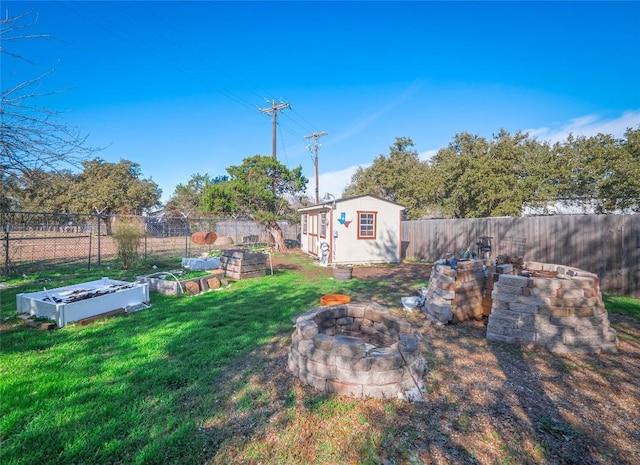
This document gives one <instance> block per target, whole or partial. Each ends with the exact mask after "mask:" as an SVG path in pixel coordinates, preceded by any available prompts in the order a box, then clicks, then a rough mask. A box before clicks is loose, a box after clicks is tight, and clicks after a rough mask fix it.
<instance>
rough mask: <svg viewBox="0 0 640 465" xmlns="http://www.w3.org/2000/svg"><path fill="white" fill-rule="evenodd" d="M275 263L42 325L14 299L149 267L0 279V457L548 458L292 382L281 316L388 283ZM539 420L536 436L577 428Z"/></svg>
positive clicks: (514, 443) (544, 446)
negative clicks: (79, 320) (128, 310)
mask: <svg viewBox="0 0 640 465" xmlns="http://www.w3.org/2000/svg"><path fill="white" fill-rule="evenodd" d="M281 258H282V260H283V261H284V262H287V261H288V262H289V263H290V266H278V267H275V270H274V274H273V275H270V274H267V276H265V277H264V278H257V279H251V280H244V281H238V282H232V283H231V286H230V287H229V288H227V289H222V290H219V291H211V292H208V293H205V294H202V295H198V296H191V297H176V296H163V295H160V294H155V293H152V295H151V300H152V307H151V308H150V309H148V310H144V311H140V312H137V313H133V314H129V315H124V316H119V317H114V318H110V319H105V320H100V321H97V322H95V323H93V324H90V325H88V326H79V325H74V324H71V325H68V326H66V327H65V328H63V329H59V330H53V331H41V330H36V329H32V328H26V327H24V326H22V325H20V324H17V323H15V320H14V319H13V316H14V315H15V295H16V294H17V293H19V292H34V291H39V290H42V287H43V286H45V287H47V288H55V287H61V286H65V285H69V284H73V283H78V282H85V281H89V280H93V279H97V278H100V277H102V276H108V277H110V278H112V279H124V280H133V278H134V276H135V275H136V274H146V273H150V272H152V271H153V270H151V269H146V270H140V269H138V270H132V271H127V272H121V271H115V269H113V270H109V269H106V266H103V267H102V268H101V269H97V270H95V269H94V270H91V271H87V270H83V269H78V268H69V269H64V268H59V269H58V270H57V271H55V272H49V273H43V274H39V275H33V276H28V277H26V278H19V279H13V280H5V281H3V283H2V284H4V285H5V286H8V287H5V288H3V289H2V291H1V292H2V297H1V299H0V317H2V326H1V327H0V349H1V350H0V379H1V384H0V407H1V410H0V415H1V417H0V454H1V456H0V462H1V463H2V464H3V465H9V464H15V465H17V464H30V465H31V464H45V463H46V464H72V463H73V464H80V463H87V464H203V463H211V464H213V463H283V464H306V463H318V464H320V463H322V464H339V463H345V464H347V463H349V464H351V463H363V464H366V463H371V464H374V463H389V464H391V463H461V464H462V463H554V462H553V461H549V457H553V454H554V451H553V450H550V448H552V447H554V446H552V445H550V444H551V442H548V443H545V442H544V441H538V442H537V443H536V441H535V440H534V441H533V442H532V443H530V444H528V445H523V444H520V445H519V444H518V439H517V438H518V435H517V434H516V435H514V436H509V435H507V434H503V433H501V432H497V433H486V437H481V438H476V440H474V441H473V442H469V443H468V444H465V445H464V446H463V447H461V446H460V444H458V443H457V440H456V439H455V438H456V437H457V436H455V435H453V434H452V433H450V432H448V431H447V430H446V429H444V428H442V427H441V426H440V425H438V423H437V422H436V423H431V422H432V416H431V415H432V414H434V410H422V411H421V410H420V409H419V408H418V407H416V406H414V405H410V404H406V403H402V402H399V401H398V402H396V401H379V400H375V399H367V400H356V399H350V398H340V397H337V396H331V395H327V394H322V393H318V392H316V391H314V390H313V389H311V388H308V387H305V386H302V385H301V383H300V382H299V381H298V380H296V379H294V378H293V377H292V376H291V375H290V374H289V373H288V372H287V370H286V351H287V349H288V344H289V341H290V335H291V332H292V330H293V323H292V318H293V317H295V316H296V315H297V314H299V313H302V312H303V311H306V310H308V309H310V308H313V307H316V306H318V305H319V299H320V297H321V296H322V295H325V294H333V293H347V294H350V295H356V296H363V295H364V296H379V295H385V293H386V294H388V293H389V290H388V289H389V287H390V286H389V282H387V281H385V280H384V279H380V280H367V281H364V280H359V279H352V280H351V281H346V282H339V281H335V280H334V279H332V278H331V277H329V276H328V275H326V274H321V273H318V274H317V275H316V274H314V267H315V265H313V263H312V262H311V260H310V259H308V258H307V257H303V256H300V255H291V256H288V255H287V256H286V257H281ZM158 266H160V267H162V268H164V269H171V268H179V263H178V262H176V263H172V262H169V263H159V264H158ZM159 269H160V268H159ZM301 270H302V271H301ZM405 284H407V283H405ZM424 284H425V282H424V280H417V281H416V282H415V283H414V286H415V288H416V289H417V288H419V287H421V286H423V285H424ZM394 300H395V301H397V302H398V305H399V300H398V299H396V298H395V296H394ZM606 302H607V307H608V308H609V309H610V311H615V312H616V313H619V314H622V315H625V318H627V319H628V320H629V321H631V323H632V324H634V325H635V324H636V322H637V321H636V320H640V302H639V301H637V300H633V299H625V298H618V297H615V296H607V297H606ZM397 311H398V312H400V314H402V311H401V310H400V309H397ZM634 337H635V336H634ZM632 342H633V343H634V344H637V343H638V342H639V341H637V340H636V341H632ZM474 344H476V345H478V347H480V345H482V346H483V347H484V346H486V343H485V342H474ZM432 349H433V347H432ZM437 350H438V348H437V346H436V347H435V352H437ZM541 357H542V356H541ZM544 357H551V356H547V355H544ZM553 357H555V356H553ZM427 358H428V361H429V364H430V367H431V370H432V371H431V372H430V374H429V377H430V381H431V382H432V383H433V385H432V386H431V387H430V390H431V393H432V394H433V395H434V396H435V397H434V398H437V399H439V402H444V404H442V412H444V413H442V412H441V413H442V414H444V415H446V411H447V409H454V408H455V410H456V412H457V413H456V419H455V421H453V422H452V423H451V428H452V430H455V431H457V432H458V433H460V432H462V433H464V432H473V431H474V430H473V428H475V420H474V411H473V409H472V408H466V407H465V408H462V409H460V410H459V409H458V405H459V402H457V400H456V399H455V397H454V393H453V392H452V393H451V394H447V393H445V392H444V391H442V392H436V390H438V389H440V387H438V386H440V384H439V383H441V382H442V376H443V373H444V371H441V369H442V370H444V367H443V366H442V364H443V362H442V360H441V359H439V358H438V356H437V353H432V354H430V355H429V354H427ZM554 360H555V358H554ZM447 396H449V397H447ZM442 399H445V400H442ZM454 405H455V407H454ZM458 410H459V411H458ZM450 411H453V410H450ZM636 414H637V411H636ZM540 418H541V419H540V421H539V429H540V431H542V433H544V434H547V433H545V429H546V430H548V434H549V435H558V434H560V435H564V437H565V438H566V437H568V438H569V439H571V438H572V437H573V435H580V434H584V433H582V432H581V431H582V430H580V429H578V428H577V427H571V425H570V424H565V423H562V424H558V423H557V422H556V419H555V418H553V417H551V416H550V417H548V418H547V417H540ZM559 428H560V429H561V430H559ZM562 428H564V429H562ZM542 433H541V434H542ZM492 434H497V435H498V437H493V436H492ZM505 438H511V439H509V440H507V439H505ZM534 439H535V438H534ZM569 439H567V440H569ZM438 441H440V442H438ZM483 441H484V442H485V443H483ZM522 441H524V439H522ZM563 441H564V439H563ZM525 442H526V441H525ZM483 444H484V445H483ZM483 447H484V450H483ZM523 450H524V451H526V454H527V455H526V457H525V459H524V460H521V458H522V457H521V456H522V454H523V452H522V451H523ZM438 451H440V452H438ZM606 453H609V452H607V451H605V452H603V454H605V456H606ZM615 453H616V452H615V448H614V451H613V452H611V454H613V457H614V458H615ZM425 454H426V455H425ZM558 463H559V462H558ZM566 463H569V462H566ZM611 463H614V462H611Z"/></svg>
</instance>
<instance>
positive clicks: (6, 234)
mask: <svg viewBox="0 0 640 465" xmlns="http://www.w3.org/2000/svg"><path fill="white" fill-rule="evenodd" d="M9 231H11V225H10V224H9V223H7V224H5V225H4V273H5V274H6V275H8V274H9Z"/></svg>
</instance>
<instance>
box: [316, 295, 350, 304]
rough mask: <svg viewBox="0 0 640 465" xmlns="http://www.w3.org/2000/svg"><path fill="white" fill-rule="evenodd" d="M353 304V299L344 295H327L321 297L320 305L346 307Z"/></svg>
mask: <svg viewBox="0 0 640 465" xmlns="http://www.w3.org/2000/svg"><path fill="white" fill-rule="evenodd" d="M349 302H351V297H349V296H348V295H344V294H327V295H323V296H322V297H320V305H344V304H348V303H349Z"/></svg>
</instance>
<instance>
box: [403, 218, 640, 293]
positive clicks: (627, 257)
mask: <svg viewBox="0 0 640 465" xmlns="http://www.w3.org/2000/svg"><path fill="white" fill-rule="evenodd" d="M481 236H489V237H491V238H492V239H491V246H492V251H491V258H496V257H497V256H498V255H503V254H504V255H510V256H521V257H522V258H524V260H525V261H527V260H528V261H536V262H544V263H555V264H561V265H568V266H573V267H576V268H580V269H582V270H586V271H591V272H593V273H596V274H597V275H598V276H599V277H600V281H601V289H602V290H603V291H605V292H610V293H613V294H621V295H627V296H631V297H634V298H640V215H638V214H634V215H557V216H534V217H521V218H473V219H450V220H444V219H437V220H417V221H403V222H402V236H401V237H402V246H403V258H409V259H420V260H428V261H435V260H438V259H440V258H447V257H448V256H453V257H456V256H457V255H458V254H459V253H460V252H464V251H465V250H466V249H467V247H469V246H470V247H471V250H472V251H474V252H477V247H476V242H478V238H479V237H481Z"/></svg>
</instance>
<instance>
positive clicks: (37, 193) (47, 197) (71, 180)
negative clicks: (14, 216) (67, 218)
mask: <svg viewBox="0 0 640 465" xmlns="http://www.w3.org/2000/svg"><path fill="white" fill-rule="evenodd" d="M75 182H76V177H75V176H74V175H73V174H72V173H71V172H70V171H69V170H61V171H45V170H41V169H33V170H25V171H24V172H23V173H22V175H20V176H17V177H16V182H15V183H13V188H12V195H13V198H14V199H15V203H14V209H20V210H23V211H44V212H64V213H69V212H71V205H72V191H73V188H74V184H75Z"/></svg>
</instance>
